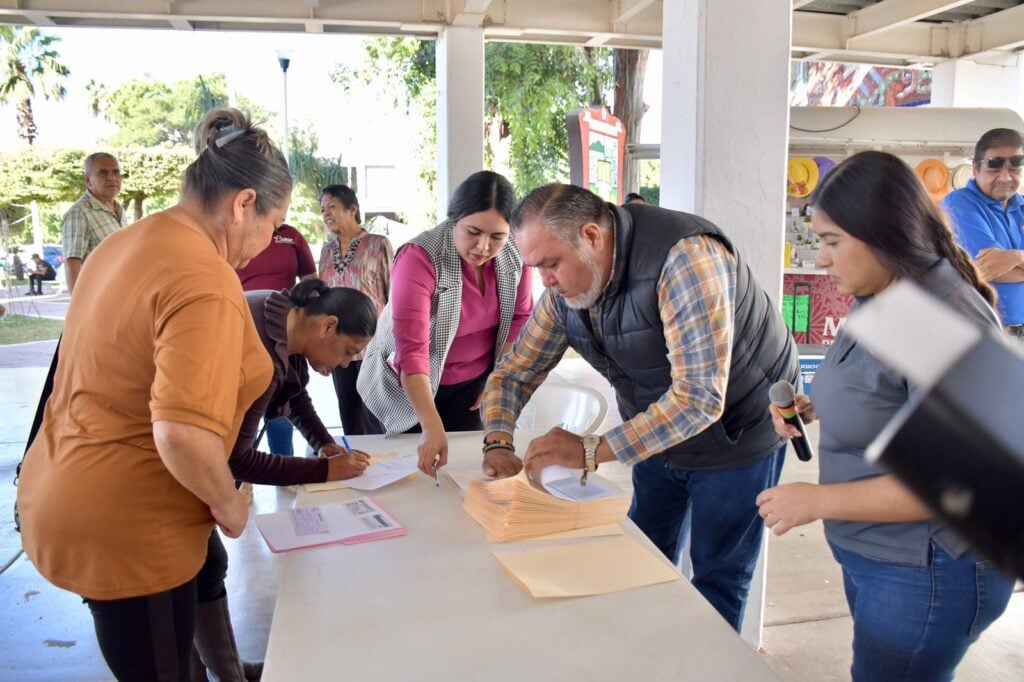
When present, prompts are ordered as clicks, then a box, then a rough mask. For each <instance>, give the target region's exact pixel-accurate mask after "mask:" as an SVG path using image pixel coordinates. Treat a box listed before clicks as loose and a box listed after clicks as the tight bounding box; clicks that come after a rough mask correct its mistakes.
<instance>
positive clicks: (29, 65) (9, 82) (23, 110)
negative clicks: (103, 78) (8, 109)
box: [0, 26, 70, 144]
mask: <svg viewBox="0 0 1024 682" xmlns="http://www.w3.org/2000/svg"><path fill="white" fill-rule="evenodd" d="M59 41H60V38H58V37H57V36H50V35H44V34H43V33H40V31H39V29H38V28H35V27H31V28H20V27H15V26H0V50H2V51H0V102H2V103H4V104H6V103H8V102H13V103H14V106H15V108H16V109H17V114H18V137H20V138H21V139H23V140H25V141H26V142H28V143H29V144H32V143H33V142H35V139H36V137H37V136H38V134H39V131H38V129H37V128H36V121H35V116H34V114H33V113H32V99H33V98H34V97H36V96H38V95H42V96H43V98H44V99H58V100H60V99H64V96H65V95H66V94H67V90H66V89H65V88H64V79H65V78H67V76H68V74H69V73H70V71H69V70H68V68H67V67H66V66H64V65H63V64H61V62H60V55H59V54H58V53H57V51H56V50H54V49H52V48H51V47H50V46H51V45H52V44H53V43H55V42H59Z"/></svg>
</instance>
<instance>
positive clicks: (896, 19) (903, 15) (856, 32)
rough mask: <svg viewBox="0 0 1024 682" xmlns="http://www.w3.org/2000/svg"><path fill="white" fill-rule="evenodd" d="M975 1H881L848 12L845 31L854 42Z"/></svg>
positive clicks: (847, 36)
mask: <svg viewBox="0 0 1024 682" xmlns="http://www.w3.org/2000/svg"><path fill="white" fill-rule="evenodd" d="M972 2H974V0H882V1H881V2H876V3H875V4H873V5H868V6H867V7H865V8H864V9H860V10H857V11H856V12H853V13H851V14H848V15H847V16H846V21H845V22H844V23H845V31H844V32H845V33H846V38H847V40H849V41H850V44H851V45H852V44H853V41H856V40H858V39H861V38H866V37H868V36H872V35H875V34H877V33H882V32H883V31H891V30H893V29H896V28H899V27H901V26H905V25H907V24H912V23H914V22H915V21H918V20H920V19H926V18H928V17H930V16H933V15H935V14H939V13H940V12H945V11H947V10H951V9H955V8H957V7H960V6H961V5H968V4H970V3H972Z"/></svg>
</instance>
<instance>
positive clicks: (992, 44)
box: [966, 5, 1024, 56]
mask: <svg viewBox="0 0 1024 682" xmlns="http://www.w3.org/2000/svg"><path fill="white" fill-rule="evenodd" d="M966 28H967V30H966V38H967V49H966V54H969V55H971V56H978V55H982V54H985V53H990V52H1005V51H1008V50H1016V49H1017V48H1019V47H1024V5H1017V6H1016V7H1012V8H1010V9H1004V10H1002V11H1001V12H993V13H992V14H988V15H986V16H983V17H980V18H978V19H974V20H973V21H968V22H966Z"/></svg>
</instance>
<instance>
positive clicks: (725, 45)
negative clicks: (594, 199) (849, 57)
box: [661, 0, 790, 300]
mask: <svg viewBox="0 0 1024 682" xmlns="http://www.w3.org/2000/svg"><path fill="white" fill-rule="evenodd" d="M663 7H664V18H663V26H664V34H663V43H662V44H663V48H662V49H663V58H664V68H663V76H662V79H663V87H662V133H661V203H662V205H663V206H666V207H668V208H675V209H679V210H684V211H690V212H694V213H697V214H699V215H702V216H704V217H705V218H708V219H709V220H711V221H712V222H714V223H715V224H716V225H718V226H719V227H720V228H721V229H722V230H723V231H725V232H726V234H728V235H729V237H730V238H731V239H732V240H733V242H734V243H736V245H737V246H738V247H739V248H740V249H741V250H742V253H743V255H744V257H745V258H746V259H747V262H748V263H749V264H750V266H751V268H752V269H753V271H754V275H755V276H756V277H757V279H758V281H759V282H760V283H761V285H762V286H763V287H764V288H765V289H766V290H767V291H768V294H769V295H770V296H772V298H774V299H775V300H778V299H779V296H780V293H781V291H782V257H781V254H782V248H783V241H784V235H783V232H784V230H783V225H784V213H785V180H786V154H787V144H788V125H789V105H788V92H789V58H790V55H789V44H790V3H788V2H750V1H749V0H664V3H663Z"/></svg>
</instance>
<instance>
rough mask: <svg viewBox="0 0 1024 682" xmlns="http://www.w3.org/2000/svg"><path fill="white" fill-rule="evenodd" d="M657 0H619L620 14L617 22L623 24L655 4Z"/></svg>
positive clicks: (616, 19)
mask: <svg viewBox="0 0 1024 682" xmlns="http://www.w3.org/2000/svg"><path fill="white" fill-rule="evenodd" d="M655 2H656V0H619V16H617V17H616V18H615V23H616V24H623V23H625V22H627V21H629V20H630V19H632V18H633V17H635V16H636V15H638V14H640V13H641V12H643V11H644V10H646V9H647V8H648V7H650V6H651V5H653V4H654V3H655Z"/></svg>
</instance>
